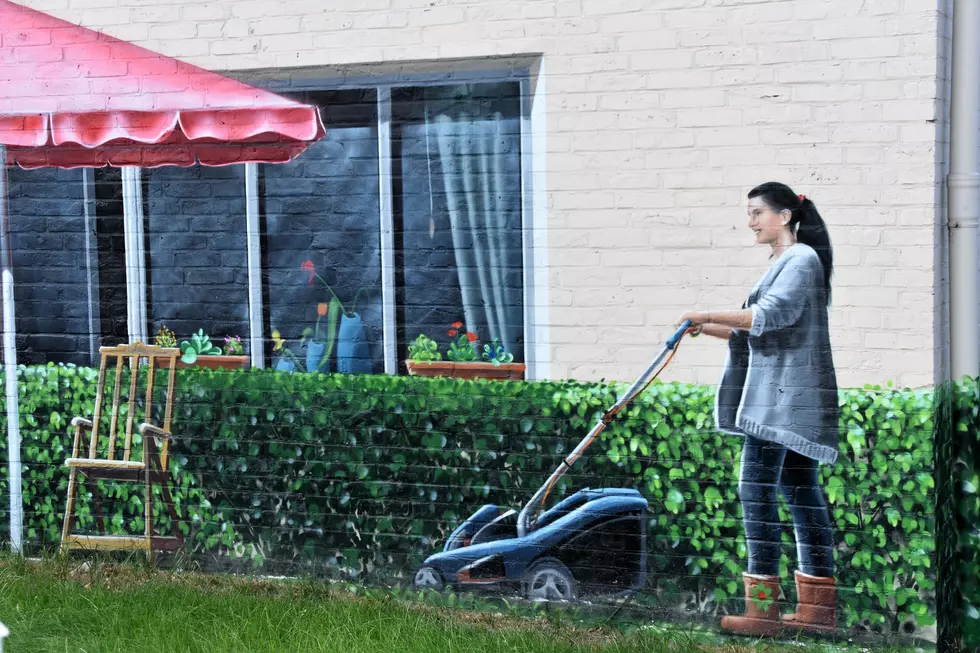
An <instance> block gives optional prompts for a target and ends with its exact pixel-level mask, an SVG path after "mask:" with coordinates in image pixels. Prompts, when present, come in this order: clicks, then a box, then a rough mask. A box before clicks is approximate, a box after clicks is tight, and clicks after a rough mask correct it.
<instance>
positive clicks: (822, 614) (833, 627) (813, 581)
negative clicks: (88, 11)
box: [783, 570, 837, 633]
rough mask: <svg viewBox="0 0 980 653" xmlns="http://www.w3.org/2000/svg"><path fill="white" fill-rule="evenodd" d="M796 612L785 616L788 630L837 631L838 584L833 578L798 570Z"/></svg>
mask: <svg viewBox="0 0 980 653" xmlns="http://www.w3.org/2000/svg"><path fill="white" fill-rule="evenodd" d="M795 577H796V595H797V596H798V597H799V604H798V605H797V606H796V612H794V613H792V614H787V615H783V624H784V625H785V626H786V627H787V628H800V629H803V630H812V631H815V632H818V633H833V632H836V631H837V583H836V581H835V580H834V579H833V578H819V577H817V576H809V575H807V574H804V573H803V572H801V571H799V570H797V571H796V574H795Z"/></svg>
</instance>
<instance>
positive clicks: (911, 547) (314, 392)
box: [0, 76, 980, 645]
mask: <svg viewBox="0 0 980 653" xmlns="http://www.w3.org/2000/svg"><path fill="white" fill-rule="evenodd" d="M504 77H505V79H503V80H502V81H494V82H489V81H487V82H479V83H443V84H418V85H412V84H410V83H408V82H405V84H404V85H403V86H395V87H392V88H389V87H388V86H385V87H384V89H383V92H382V91H381V90H380V89H379V88H375V87H371V86H365V87H364V88H357V89H352V88H345V89H344V90H329V91H328V90H311V89H303V90H297V89H287V90H286V91H284V95H285V96H288V97H290V98H292V99H294V100H297V101H299V102H303V103H308V104H310V105H312V106H315V107H316V108H317V110H318V111H319V114H320V116H321V117H322V120H323V122H324V124H326V125H328V129H327V133H326V135H324V136H323V137H322V138H317V139H315V142H312V143H310V144H309V147H308V148H307V149H306V150H305V151H304V152H303V154H301V155H300V156H297V157H295V158H293V159H292V160H290V161H289V162H286V163H279V162H266V163H261V162H260V163H253V164H251V165H248V166H245V165H239V164H233V165H228V166H223V167H205V166H201V165H197V164H194V165H185V166H181V167H175V166H162V167H154V168H152V169H150V168H148V169H145V170H135V169H133V168H129V169H127V170H126V171H124V172H122V171H120V170H119V169H118V168H111V167H105V168H96V169H94V170H91V169H90V170H84V171H83V170H81V169H70V170H61V169H55V168H50V169H25V168H24V167H19V166H13V167H11V168H10V169H9V171H8V173H7V174H8V179H9V184H8V185H7V193H8V204H9V215H10V225H11V239H12V240H11V242H12V250H13V254H14V261H13V267H14V269H15V278H16V285H15V300H16V330H17V354H18V357H19V360H20V362H21V363H22V364H23V365H24V367H23V368H22V370H21V371H19V377H18V387H19V392H20V395H19V396H20V404H19V406H18V408H19V420H20V422H19V424H20V432H21V435H22V437H23V451H22V460H23V478H24V496H23V505H24V512H25V515H24V524H25V529H24V536H25V540H26V542H25V545H26V548H27V549H28V550H29V551H31V552H40V551H44V550H58V549H60V550H67V551H69V552H70V553H71V554H72V555H77V556H87V555H91V552H90V551H89V550H88V549H89V548H91V545H92V544H93V542H94V540H91V539H89V538H90V537H92V536H123V535H128V536H130V537H129V539H125V538H121V537H120V538H119V539H117V540H114V543H115V544H120V545H125V546H126V547H128V548H130V549H139V550H142V547H144V546H148V547H149V548H151V549H153V550H154V551H156V552H158V555H157V556H156V560H157V561H158V562H159V563H160V564H168V562H172V560H173V558H171V556H175V555H176V556H178V557H179V558H180V559H183V558H184V556H188V557H190V558H191V559H192V560H193V561H194V562H195V564H197V565H199V566H201V567H202V568H204V569H208V570H226V569H230V570H234V571H240V572H247V573H263V574H286V575H306V574H312V575H314V576H316V577H320V578H335V579H345V580H349V581H353V582H355V583H358V584H360V585H361V586H364V587H385V588H390V587H392V586H397V587H399V588H401V590H403V591H404V592H406V593H408V594H411V595H413V596H419V597H421V598H422V599H423V600H431V601H436V602H440V603H443V604H452V605H455V606H463V607H483V606H499V605H501V601H502V600H506V601H508V602H509V604H510V605H517V606H519V607H520V609H523V610H527V611H533V610H534V609H535V606H539V605H541V604H547V605H548V606H560V607H564V608H565V609H568V610H570V611H571V610H574V611H577V614H595V615H610V614H614V615H619V616H623V617H627V618H629V619H632V620H635V621H636V622H639V623H643V624H650V623H654V624H658V625H662V624H684V625H690V624H692V623H694V624H699V625H702V626H705V627H706V628H707V629H710V630H712V631H719V632H725V633H729V634H735V635H749V636H753V637H755V636H759V635H764V636H776V637H787V638H788V637H795V636H796V635H797V633H798V632H801V631H802V632H804V633H806V634H810V635H838V636H842V637H861V636H867V637H869V638H871V639H898V640H900V641H903V642H907V643H912V644H916V645H921V644H922V643H923V642H930V641H934V639H935V623H936V618H937V599H936V597H937V587H936V583H937V576H936V571H935V565H934V558H935V548H936V542H935V539H936V538H935V533H936V523H937V516H936V514H935V507H934V506H935V494H936V487H935V480H934V474H933V460H934V453H933V450H934V437H935V430H936V411H935V409H934V408H935V394H936V393H935V392H934V391H933V390H932V389H914V390H913V389H904V388H892V387H878V386H868V387H864V388H842V387H839V385H838V382H837V377H836V371H835V366H834V358H833V339H832V337H831V333H830V327H829V323H830V320H829V314H830V313H829V312H830V311H833V310H834V304H833V302H832V301H831V299H832V288H833V281H834V279H833V276H832V271H833V266H832V261H833V259H832V252H833V250H832V247H831V239H830V236H832V235H833V234H832V233H830V234H828V231H827V226H826V225H825V224H824V222H823V218H822V217H821V214H820V212H819V211H818V209H817V205H818V204H819V203H820V198H819V197H814V198H808V197H806V196H804V195H802V194H799V193H798V192H797V191H796V190H794V189H791V188H789V187H787V186H784V185H782V184H779V183H766V184H763V185H761V186H759V187H757V188H755V189H754V190H752V191H751V192H749V193H748V196H747V197H746V198H745V210H746V212H745V213H744V214H739V213H737V212H735V213H733V215H732V224H733V225H734V226H736V227H741V228H743V229H745V233H746V237H747V238H752V239H753V241H754V243H755V244H756V245H757V246H759V247H762V248H765V249H767V250H769V251H771V252H772V254H773V257H772V260H771V265H770V266H769V267H768V268H767V269H763V270H760V271H759V278H758V282H757V283H756V284H755V285H754V287H752V288H745V289H744V291H745V293H744V294H745V301H744V303H743V304H741V305H740V306H732V307H730V309H724V310H717V309H714V308H709V307H701V306H691V307H688V310H686V311H685V312H683V313H682V314H681V315H680V316H679V317H678V319H677V322H676V324H674V325H666V327H665V332H664V333H663V334H661V337H662V338H663V342H659V343H658V342H651V345H650V358H651V361H652V362H647V361H637V362H636V366H637V368H638V369H639V368H640V367H642V366H646V367H645V369H644V371H643V373H642V374H641V375H640V376H639V377H638V378H637V379H621V380H617V381H615V382H607V381H589V382H583V381H579V380H575V379H560V380H548V381H538V380H533V381H532V380H527V377H528V371H529V366H530V365H531V364H532V363H533V360H532V356H531V355H530V354H529V352H530V351H532V347H533V346H534V345H535V344H536V343H533V342H525V340H524V338H525V333H530V332H531V331H530V329H528V326H529V325H528V324H526V323H525V321H526V319H527V318H526V315H530V314H531V309H533V308H534V307H533V306H529V304H530V302H531V298H529V297H527V296H526V295H525V278H526V277H527V276H528V273H529V270H527V269H525V264H526V260H529V259H526V258H525V254H526V252H525V246H524V243H525V238H526V234H525V233H524V232H525V231H526V229H527V221H526V217H527V216H526V215H525V206H526V203H525V198H524V196H523V189H524V188H525V177H524V175H525V174H526V173H527V170H526V162H527V151H526V150H525V148H526V147H527V142H528V139H527V138H526V134H524V133H522V120H523V118H524V117H525V116H524V115H523V113H522V102H521V100H522V98H521V85H520V83H519V81H518V80H517V79H511V78H509V77H507V76H504ZM324 86H326V85H324ZM389 115H390V117H389ZM388 166H390V168H389V167H388ZM27 167H30V166H27ZM760 181H761V180H760ZM827 214H828V217H829V214H830V211H829V210H827ZM248 221H251V222H248ZM828 222H829V223H830V224H831V225H832V224H833V221H832V220H831V219H828ZM249 224H251V225H252V226H251V227H250V226H248V225H249ZM255 230H257V232H255ZM830 231H831V232H832V231H833V229H832V228H831V229H830ZM250 236H251V237H250ZM144 250H145V251H144ZM665 274H670V272H665ZM134 280H138V281H139V282H136V281H134ZM650 301H651V302H655V301H656V297H653V298H651V299H650ZM137 334H146V340H147V341H148V342H146V343H140V344H133V341H134V340H137V339H140V338H141V336H140V337H137ZM253 335H254V337H253ZM709 338H713V339H720V340H722V341H724V342H725V343H727V349H725V356H724V357H723V358H720V359H719V360H718V365H719V368H720V369H722V370H723V373H722V374H721V376H720V377H719V380H718V383H717V384H714V385H710V386H709V385H694V384H683V383H678V382H675V381H672V380H671V372H670V364H671V362H673V361H676V360H678V357H680V358H683V357H684V356H685V354H686V353H687V352H689V351H690V350H691V349H693V348H696V347H699V346H700V343H703V342H705V341H706V339H709ZM257 343H261V344H262V348H263V349H262V350H261V351H258V350H257V349H256V348H257V347H258V345H257ZM151 361H152V365H151V364H150V363H151ZM954 396H955V399H954V401H953V402H952V404H951V405H952V409H953V412H952V420H953V425H954V427H955V430H956V432H957V433H958V434H960V436H961V437H962V438H963V441H962V442H960V443H959V444H958V447H957V452H958V454H957V455H958V456H959V457H958V458H957V460H958V466H957V467H956V472H955V473H956V479H957V481H958V482H959V487H960V494H959V495H958V500H959V503H958V504H957V507H958V509H959V510H960V514H959V515H958V519H959V521H960V524H961V531H962V536H963V538H962V542H961V543H960V547H959V554H958V555H959V556H960V557H959V558H957V563H958V564H959V567H960V569H961V578H962V579H963V582H962V583H961V584H960V591H961V593H962V597H963V604H964V606H965V607H964V609H963V612H964V614H963V619H964V623H965V624H967V627H966V628H965V629H964V630H965V632H966V633H967V636H968V637H972V638H973V640H972V641H977V640H976V637H977V632H978V631H977V628H976V623H978V621H977V620H978V619H980V614H978V613H977V606H980V594H978V588H977V586H976V582H975V578H976V573H975V571H976V566H977V565H976V555H975V552H976V547H975V542H976V533H977V531H976V526H977V509H976V501H975V499H976V496H977V494H976V492H977V487H978V483H977V470H976V468H975V465H974V463H973V461H972V459H971V455H972V452H974V451H975V447H976V434H977V432H978V429H977V428H976V424H977V396H976V383H975V382H973V381H969V380H965V381H963V382H962V383H961V384H960V385H959V386H957V389H956V393H955V395H954ZM6 420H7V412H6V411H0V426H2V428H4V429H5V430H6V429H7V428H8V424H7V421H6ZM3 446H6V444H4V445H3ZM108 451H113V452H114V453H111V454H109V453H106V452H108ZM97 452H98V453H97ZM97 455H98V456H104V458H100V460H101V461H102V462H101V466H100V467H99V469H100V470H101V471H100V474H98V475H93V474H90V473H85V472H84V471H82V469H83V467H85V465H86V464H88V463H91V461H92V459H93V458H95V457H96V456H97ZM147 468H149V473H147ZM141 483H145V484H148V487H149V493H148V497H147V496H145V495H144V493H143V489H142V486H141ZM0 492H3V493H7V492H9V487H8V479H7V477H6V476H4V477H0ZM7 511H8V503H7V502H6V501H0V523H2V524H3V526H2V528H3V529H4V530H3V533H4V536H5V537H9V530H7V529H8V526H7V525H8V524H9V518H10V515H9V514H8V512H7ZM102 542H105V540H103V541H102ZM450 597H451V598H450Z"/></svg>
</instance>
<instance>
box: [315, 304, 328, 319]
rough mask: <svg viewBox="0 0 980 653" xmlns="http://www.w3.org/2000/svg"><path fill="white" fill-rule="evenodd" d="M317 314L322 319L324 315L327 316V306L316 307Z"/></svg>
mask: <svg viewBox="0 0 980 653" xmlns="http://www.w3.org/2000/svg"><path fill="white" fill-rule="evenodd" d="M316 314H317V315H319V316H320V317H323V316H324V315H326V314H327V305H326V304H317V305H316Z"/></svg>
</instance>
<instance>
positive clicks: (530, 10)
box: [522, 2, 556, 20]
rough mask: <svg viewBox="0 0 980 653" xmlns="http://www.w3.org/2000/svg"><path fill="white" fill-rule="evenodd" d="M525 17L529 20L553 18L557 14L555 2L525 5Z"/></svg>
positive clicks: (523, 9) (523, 8)
mask: <svg viewBox="0 0 980 653" xmlns="http://www.w3.org/2000/svg"><path fill="white" fill-rule="evenodd" d="M522 11H523V17H524V18H525V19H527V20H534V19H536V18H553V17H554V16H555V14H556V7H555V3H554V2H532V3H525V4H524V6H523V7H522Z"/></svg>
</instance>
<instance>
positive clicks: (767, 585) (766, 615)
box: [721, 573, 782, 636]
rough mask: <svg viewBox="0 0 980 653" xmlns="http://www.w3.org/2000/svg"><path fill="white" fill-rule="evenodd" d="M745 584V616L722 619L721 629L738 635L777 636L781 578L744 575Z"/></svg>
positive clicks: (780, 627) (780, 626) (778, 630)
mask: <svg viewBox="0 0 980 653" xmlns="http://www.w3.org/2000/svg"><path fill="white" fill-rule="evenodd" d="M742 580H743V582H744V583H745V614H744V615H742V616H727V617H722V619H721V627H722V628H723V629H724V630H728V631H731V632H733V633H735V634H737V635H755V636H766V635H777V634H779V632H780V630H782V623H781V622H780V620H779V600H778V599H779V576H755V575H753V574H749V573H744V574H742Z"/></svg>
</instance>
